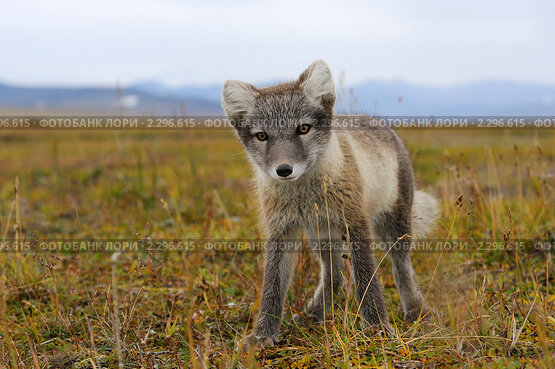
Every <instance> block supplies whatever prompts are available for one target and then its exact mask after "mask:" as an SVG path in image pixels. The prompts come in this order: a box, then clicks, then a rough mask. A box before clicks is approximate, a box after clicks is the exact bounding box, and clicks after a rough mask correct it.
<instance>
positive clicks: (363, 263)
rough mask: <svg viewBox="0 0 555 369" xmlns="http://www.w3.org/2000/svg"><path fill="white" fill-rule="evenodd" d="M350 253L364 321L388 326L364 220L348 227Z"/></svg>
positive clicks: (372, 251) (367, 229)
mask: <svg viewBox="0 0 555 369" xmlns="http://www.w3.org/2000/svg"><path fill="white" fill-rule="evenodd" d="M350 238H351V242H352V247H351V255H352V259H353V273H354V277H355V283H356V296H357V300H358V303H359V312H360V315H361V316H362V318H363V319H364V320H365V321H366V323H368V324H370V325H372V326H382V327H385V328H386V329H387V328H388V323H387V312H386V310H385V305H384V302H383V294H382V288H381V285H380V280H379V277H378V274H377V271H376V265H375V262H374V250H373V249H372V245H371V240H370V227H369V226H368V225H367V224H366V222H356V223H355V224H353V225H352V226H351V228H350Z"/></svg>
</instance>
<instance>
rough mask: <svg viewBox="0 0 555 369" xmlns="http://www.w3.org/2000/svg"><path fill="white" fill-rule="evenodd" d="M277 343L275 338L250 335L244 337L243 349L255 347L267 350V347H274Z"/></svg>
mask: <svg viewBox="0 0 555 369" xmlns="http://www.w3.org/2000/svg"><path fill="white" fill-rule="evenodd" d="M277 343H278V340H277V338H273V337H264V336H256V335H255V334H254V333H251V334H249V335H248V336H247V337H245V342H244V343H243V347H245V348H247V349H252V348H257V347H260V348H269V347H274V346H275V344H277Z"/></svg>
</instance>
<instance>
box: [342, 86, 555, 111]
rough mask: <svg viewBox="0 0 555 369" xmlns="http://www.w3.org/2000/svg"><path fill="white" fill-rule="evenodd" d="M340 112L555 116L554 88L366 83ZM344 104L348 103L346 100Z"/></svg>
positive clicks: (355, 92)
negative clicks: (354, 101)
mask: <svg viewBox="0 0 555 369" xmlns="http://www.w3.org/2000/svg"><path fill="white" fill-rule="evenodd" d="M347 95H349V96H348V98H347V99H346V100H349V101H352V100H353V98H354V99H355V100H356V103H355V104H348V103H345V101H341V100H340V104H339V105H340V106H339V107H338V108H339V109H343V110H345V111H349V110H353V108H352V107H351V105H354V107H355V108H354V110H356V109H357V108H358V109H359V110H360V111H363V112H365V113H368V114H372V115H373V114H377V115H555V86H549V85H538V84H528V83H516V82H506V81H484V82H479V83H472V84H466V85H459V86H453V87H425V86H418V85H411V84H407V83H403V82H367V83H362V84H359V85H356V86H354V87H353V88H352V92H351V94H347ZM344 100H345V99H344Z"/></svg>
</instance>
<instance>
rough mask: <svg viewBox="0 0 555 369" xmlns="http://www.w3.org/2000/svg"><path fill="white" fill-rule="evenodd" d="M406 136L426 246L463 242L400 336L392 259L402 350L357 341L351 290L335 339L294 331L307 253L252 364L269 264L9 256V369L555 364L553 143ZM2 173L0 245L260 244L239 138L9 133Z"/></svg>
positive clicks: (424, 258) (222, 134) (219, 255)
mask: <svg viewBox="0 0 555 369" xmlns="http://www.w3.org/2000/svg"><path fill="white" fill-rule="evenodd" d="M400 135H401V136H402V138H403V140H404V141H405V143H406V145H407V147H408V149H409V151H410V153H411V156H412V160H413V163H414V168H415V173H416V179H417V183H418V186H419V187H420V188H422V189H425V190H427V191H429V192H430V193H433V194H434V195H435V196H437V197H438V198H439V199H440V200H441V216H440V219H439V221H438V224H437V227H436V230H435V231H434V234H433V235H432V236H431V238H432V239H436V240H444V241H446V240H455V239H458V240H461V239H464V240H469V241H470V242H469V243H468V244H467V245H470V247H469V248H468V249H465V250H453V249H450V248H449V247H447V246H452V245H451V244H448V243H446V244H445V245H446V247H445V248H444V249H443V251H441V250H436V251H434V252H429V251H428V252H425V251H420V252H415V253H414V254H413V263H414V265H415V269H416V273H417V275H418V280H419V283H420V286H421V288H422V290H423V292H424V295H425V296H426V300H427V302H428V304H429V306H430V307H432V309H433V315H432V317H431V320H430V321H429V322H422V321H420V322H417V323H407V322H405V321H403V319H402V309H401V305H400V301H399V296H398V294H397V291H396V289H395V286H394V283H393V278H392V276H391V273H390V263H389V260H388V258H383V259H382V257H383V256H384V255H383V253H381V252H379V253H378V255H377V260H382V262H381V264H380V269H379V270H380V273H379V277H380V279H381V281H382V283H383V285H384V286H385V288H384V292H385V295H386V301H387V305H388V309H389V315H390V318H389V319H390V323H391V325H392V327H393V328H394V333H393V335H392V336H391V337H383V336H382V335H380V334H375V333H372V332H371V331H370V330H369V329H366V330H364V329H363V327H362V326H361V324H360V318H359V317H358V316H357V315H356V310H357V304H356V301H355V300H354V297H353V293H352V290H353V286H352V284H351V285H349V286H348V288H347V289H346V290H345V291H338V292H337V296H336V297H337V299H338V300H339V301H340V303H339V305H338V306H337V307H336V308H335V309H334V311H333V313H332V314H331V312H330V316H329V317H328V318H327V322H326V324H325V325H322V326H309V327H297V326H296V325H295V324H294V323H293V321H292V319H291V317H292V315H293V314H294V313H295V312H298V311H302V310H303V309H304V307H305V306H306V304H307V302H308V300H309V299H310V297H311V295H312V293H313V291H314V288H315V286H316V284H317V277H318V262H317V260H316V259H315V258H314V257H313V256H312V255H310V253H309V252H308V251H303V252H302V253H301V254H300V256H299V258H298V261H297V265H296V272H295V277H294V281H293V284H292V287H291V289H290V292H289V295H288V299H287V304H286V311H285V314H284V322H283V326H282V331H281V335H280V339H281V341H280V343H279V345H277V346H276V347H274V348H271V349H264V350H250V351H249V350H245V349H244V348H243V347H241V346H242V345H241V343H242V342H243V338H244V337H245V335H246V334H248V333H249V332H250V330H251V329H252V324H253V321H254V317H255V316H256V315H255V314H256V309H257V298H258V297H259V294H260V286H261V276H262V254H261V253H260V252H256V251H239V250H235V251H230V250H228V251H225V252H215V251H212V252H176V251H159V250H155V251H148V252H122V253H121V254H119V256H118V255H116V256H114V255H112V254H110V253H86V252H80V253H76V252H69V251H66V252H63V253H49V252H39V253H37V252H34V251H36V249H31V250H29V251H28V252H6V251H4V252H2V253H1V254H0V290H1V291H2V293H1V296H0V368H4V367H5V368H48V367H51V368H101V367H102V368H106V367H107V368H116V367H118V363H120V362H121V363H123V364H124V367H126V368H181V367H199V368H203V367H220V368H229V367H240V368H242V367H258V366H262V367H272V368H281V367H282V368H321V367H325V366H328V367H341V368H351V367H352V368H375V367H397V368H411V367H417V368H424V367H451V366H452V367H467V368H473V367H483V366H487V367H493V368H506V367H509V368H521V367H543V368H553V367H555V357H554V349H555V344H554V342H555V341H554V339H555V333H554V331H555V313H554V305H555V291H554V290H555V287H554V286H553V272H554V271H553V264H552V260H551V251H550V249H549V246H551V247H552V246H553V242H554V237H555V236H554V225H555V221H554V211H553V208H554V207H553V183H554V182H553V180H554V178H555V177H554V176H555V171H554V168H555V166H554V158H555V149H554V147H555V145H553V143H554V141H553V134H552V131H538V130H525V131H516V130H512V131H510V130H506V131H501V130H443V131H438V130H435V131H432V130H418V131H416V130H404V131H401V132H400ZM0 168H1V169H2V176H1V177H0V237H2V240H4V241H6V240H14V239H16V240H22V239H27V240H28V239H35V240H36V241H35V244H34V246H37V247H38V246H39V245H40V243H41V240H45V239H53V238H57V239H61V238H63V239H120V238H121V239H133V240H141V241H142V242H143V244H145V245H147V244H149V242H150V241H149V240H150V239H167V240H174V239H198V240H214V239H248V240H257V239H258V240H259V239H261V238H262V237H263V236H262V234H261V232H260V230H259V228H258V225H257V215H256V206H255V204H256V201H255V199H254V196H253V192H252V191H251V186H250V182H249V180H248V178H249V177H250V170H249V167H248V163H247V160H246V159H245V157H244V154H243V152H242V149H241V147H240V145H239V144H238V142H237V140H236V139H235V137H234V136H233V134H232V132H230V131H224V130H219V131H181V132H125V131H113V132H36V131H34V132H30V131H29V132H7V131H3V132H1V133H0ZM484 239H486V240H496V242H494V243H485V244H484V243H480V240H484ZM515 246H518V247H515ZM345 263H346V265H347V267H348V268H347V269H348V270H349V266H350V261H349V259H348V258H346V259H345ZM347 277H348V279H349V275H347Z"/></svg>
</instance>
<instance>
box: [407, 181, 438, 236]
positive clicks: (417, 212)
mask: <svg viewBox="0 0 555 369" xmlns="http://www.w3.org/2000/svg"><path fill="white" fill-rule="evenodd" d="M438 215H439V202H438V201H437V199H436V198H435V197H433V196H432V195H430V194H427V193H426V192H424V191H415V192H414V202H413V204H412V238H414V239H419V238H424V237H426V236H427V235H428V234H429V233H430V232H431V231H432V229H433V228H434V223H435V221H436V219H437V217H438Z"/></svg>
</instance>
